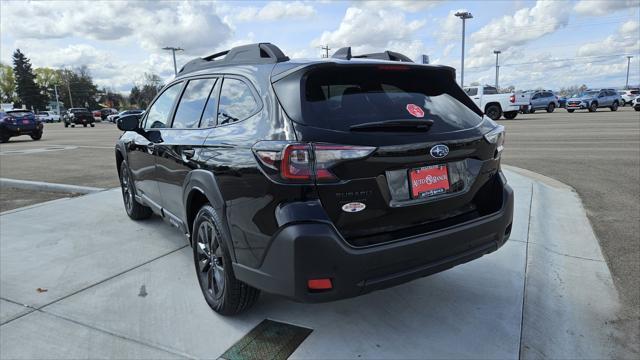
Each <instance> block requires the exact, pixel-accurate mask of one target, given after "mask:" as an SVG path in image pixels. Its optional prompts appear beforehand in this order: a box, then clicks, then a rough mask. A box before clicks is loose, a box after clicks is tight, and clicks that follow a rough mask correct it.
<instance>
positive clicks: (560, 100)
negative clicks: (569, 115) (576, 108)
mask: <svg viewBox="0 0 640 360" xmlns="http://www.w3.org/2000/svg"><path fill="white" fill-rule="evenodd" d="M558 107H560V108H565V107H567V97H566V96H559V97H558Z"/></svg>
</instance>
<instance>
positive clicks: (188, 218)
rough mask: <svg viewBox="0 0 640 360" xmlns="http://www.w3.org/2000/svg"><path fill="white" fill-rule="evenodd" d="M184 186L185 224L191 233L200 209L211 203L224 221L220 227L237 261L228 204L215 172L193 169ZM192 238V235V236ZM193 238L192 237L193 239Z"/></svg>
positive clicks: (221, 220) (233, 258)
mask: <svg viewBox="0 0 640 360" xmlns="http://www.w3.org/2000/svg"><path fill="white" fill-rule="evenodd" d="M184 184H185V185H184V188H183V204H184V206H185V217H184V220H185V224H186V227H187V228H188V231H189V233H191V231H192V228H193V222H194V221H195V217H196V215H197V214H198V211H199V210H200V208H201V207H202V206H203V205H204V204H207V203H208V204H210V205H211V206H212V207H213V209H214V210H215V211H216V214H217V215H218V219H219V220H220V222H222V224H221V227H222V229H219V230H220V231H221V232H223V233H224V238H225V239H226V240H225V242H226V245H227V248H228V249H230V255H231V258H232V260H233V261H234V262H235V261H236V256H235V248H234V247H233V241H232V240H231V232H230V231H229V225H228V223H227V216H226V205H225V202H224V199H223V198H222V194H221V193H220V189H219V188H218V183H217V181H216V179H215V176H214V174H213V173H212V172H211V171H208V170H201V169H198V170H193V171H191V172H190V173H189V175H187V178H186V179H185V182H184ZM190 238H191V237H190ZM191 240H192V239H191Z"/></svg>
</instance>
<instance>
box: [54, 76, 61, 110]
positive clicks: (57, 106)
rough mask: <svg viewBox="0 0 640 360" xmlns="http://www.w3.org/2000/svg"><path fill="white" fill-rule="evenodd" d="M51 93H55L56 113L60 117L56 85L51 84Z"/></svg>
mask: <svg viewBox="0 0 640 360" xmlns="http://www.w3.org/2000/svg"><path fill="white" fill-rule="evenodd" d="M53 91H54V92H55V93H56V113H58V116H60V101H59V100H58V84H53Z"/></svg>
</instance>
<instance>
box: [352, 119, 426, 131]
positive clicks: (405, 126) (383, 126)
mask: <svg viewBox="0 0 640 360" xmlns="http://www.w3.org/2000/svg"><path fill="white" fill-rule="evenodd" d="M431 125H433V120H412V119H408V120H387V121H374V122H368V123H362V124H357V125H352V126H350V127H349V130H351V131H391V132H394V131H395V132H398V131H429V129H430V128H431Z"/></svg>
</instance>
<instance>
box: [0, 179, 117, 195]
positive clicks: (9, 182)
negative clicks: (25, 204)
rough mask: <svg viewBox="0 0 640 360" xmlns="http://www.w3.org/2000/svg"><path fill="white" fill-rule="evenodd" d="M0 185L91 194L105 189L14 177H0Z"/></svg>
mask: <svg viewBox="0 0 640 360" xmlns="http://www.w3.org/2000/svg"><path fill="white" fill-rule="evenodd" d="M0 187H9V188H16V189H25V190H36V191H52V192H63V193H72V194H92V193H96V192H100V191H104V190H106V189H103V188H96V187H90V186H79V185H67V184H56V183H48V182H43V181H29V180H15V179H7V178H0Z"/></svg>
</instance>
